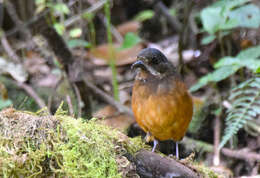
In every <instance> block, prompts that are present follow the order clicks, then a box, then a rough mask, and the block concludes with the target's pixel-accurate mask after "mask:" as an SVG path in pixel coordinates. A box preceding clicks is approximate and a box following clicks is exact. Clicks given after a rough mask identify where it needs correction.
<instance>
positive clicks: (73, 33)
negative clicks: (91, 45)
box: [70, 28, 82, 38]
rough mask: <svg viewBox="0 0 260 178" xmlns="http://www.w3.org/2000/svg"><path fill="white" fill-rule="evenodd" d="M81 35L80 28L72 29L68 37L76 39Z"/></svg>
mask: <svg viewBox="0 0 260 178" xmlns="http://www.w3.org/2000/svg"><path fill="white" fill-rule="evenodd" d="M81 34H82V30H81V29H80V28H74V29H72V30H70V37H72V38H78V37H80V36H81Z"/></svg>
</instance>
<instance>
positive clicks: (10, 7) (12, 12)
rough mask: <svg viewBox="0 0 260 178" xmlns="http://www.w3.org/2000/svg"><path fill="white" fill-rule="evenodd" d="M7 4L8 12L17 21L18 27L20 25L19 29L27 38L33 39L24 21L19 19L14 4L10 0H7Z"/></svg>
mask: <svg viewBox="0 0 260 178" xmlns="http://www.w3.org/2000/svg"><path fill="white" fill-rule="evenodd" d="M5 6H6V9H7V11H8V14H9V15H10V17H11V18H12V21H13V22H14V23H15V25H16V27H18V29H19V31H20V32H22V34H23V36H25V39H32V36H31V33H30V31H29V30H28V29H27V28H26V27H25V26H24V24H23V22H22V21H21V20H20V19H19V17H18V15H17V13H16V10H15V7H14V6H13V4H12V3H11V2H10V1H5ZM29 43H30V41H29Z"/></svg>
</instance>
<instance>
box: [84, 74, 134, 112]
mask: <svg viewBox="0 0 260 178" xmlns="http://www.w3.org/2000/svg"><path fill="white" fill-rule="evenodd" d="M83 81H84V83H85V85H86V86H87V87H88V88H89V89H91V90H92V92H93V93H95V94H97V95H99V96H101V97H102V98H103V99H104V100H105V101H106V102H107V103H109V104H111V105H113V106H114V107H116V108H117V109H118V110H119V112H124V113H127V114H129V115H130V116H133V112H132V110H131V109H129V108H128V107H127V106H124V105H123V104H121V103H119V102H117V101H115V100H114V98H113V97H111V96H109V95H108V94H106V93H105V92H103V91H102V90H101V89H99V88H98V87H96V86H95V85H93V84H92V83H91V82H90V81H88V79H87V78H86V77H83Z"/></svg>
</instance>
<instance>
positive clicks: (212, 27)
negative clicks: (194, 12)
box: [200, 7, 224, 34]
mask: <svg viewBox="0 0 260 178" xmlns="http://www.w3.org/2000/svg"><path fill="white" fill-rule="evenodd" d="M220 13H221V7H207V8H204V9H203V10H202V12H201V15H200V16H201V20H202V24H203V28H204V29H205V30H206V31H207V32H208V33H209V34H214V33H215V32H217V31H218V30H219V25H220V24H223V23H224V19H223V18H222V17H221V16H220Z"/></svg>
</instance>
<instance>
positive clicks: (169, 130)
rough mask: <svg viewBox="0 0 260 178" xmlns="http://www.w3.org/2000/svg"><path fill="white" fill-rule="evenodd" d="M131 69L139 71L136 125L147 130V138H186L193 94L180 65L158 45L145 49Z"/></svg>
mask: <svg viewBox="0 0 260 178" xmlns="http://www.w3.org/2000/svg"><path fill="white" fill-rule="evenodd" d="M131 69H132V70H133V71H135V72H136V76H135V79H134V84H133V89H132V103H131V106H132V111H133V113H134V117H135V119H136V122H137V124H138V125H139V126H140V127H141V129H142V130H144V131H145V132H146V140H148V141H149V140H153V143H154V144H153V149H152V152H154V151H155V149H156V146H157V144H158V140H160V141H164V140H173V141H174V142H175V143H176V158H177V159H179V147H178V143H179V141H181V140H182V138H183V137H184V135H185V133H186V131H187V129H188V126H189V123H190V121H191V119H192V115H193V102H192V97H191V95H190V93H189V92H188V89H187V87H186V85H185V84H184V82H183V81H182V79H181V76H180V74H179V73H178V71H177V68H176V67H175V66H174V65H173V64H172V63H171V62H169V61H168V59H167V57H166V56H165V55H164V54H163V53H162V52H161V51H159V50H158V49H156V48H145V49H143V50H142V51H140V53H139V54H138V55H137V57H136V61H135V62H134V63H133V64H132V66H131Z"/></svg>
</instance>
